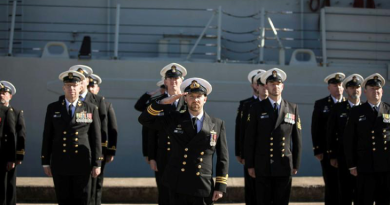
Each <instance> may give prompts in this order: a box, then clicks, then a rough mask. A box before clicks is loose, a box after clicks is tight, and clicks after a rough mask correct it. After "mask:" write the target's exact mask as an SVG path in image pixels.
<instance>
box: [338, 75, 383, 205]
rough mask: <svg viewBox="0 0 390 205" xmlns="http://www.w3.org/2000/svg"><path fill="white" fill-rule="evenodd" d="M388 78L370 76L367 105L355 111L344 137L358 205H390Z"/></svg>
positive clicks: (363, 85) (356, 108) (346, 155)
mask: <svg viewBox="0 0 390 205" xmlns="http://www.w3.org/2000/svg"><path fill="white" fill-rule="evenodd" d="M384 85H385V79H384V78H383V77H382V76H381V75H380V74H378V73H375V74H373V75H370V76H368V77H367V78H366V79H365V80H364V82H363V84H362V87H363V88H364V94H365V95H366V97H367V102H365V103H363V104H362V105H360V106H356V107H354V108H352V110H351V112H350V114H349V118H348V122H347V127H346V129H345V135H344V149H345V159H346V161H347V167H348V168H349V170H350V173H351V174H352V175H353V176H357V184H358V185H357V186H358V188H357V194H358V203H359V205H373V203H374V201H375V204H376V205H384V204H386V205H388V204H390V194H389V193H390V163H389V159H390V147H389V145H390V137H389V132H390V105H389V104H387V103H385V102H382V94H383V89H382V87H383V86H384Z"/></svg>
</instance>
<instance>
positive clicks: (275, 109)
mask: <svg viewBox="0 0 390 205" xmlns="http://www.w3.org/2000/svg"><path fill="white" fill-rule="evenodd" d="M274 114H275V117H276V118H278V115H279V112H278V104H277V103H274Z"/></svg>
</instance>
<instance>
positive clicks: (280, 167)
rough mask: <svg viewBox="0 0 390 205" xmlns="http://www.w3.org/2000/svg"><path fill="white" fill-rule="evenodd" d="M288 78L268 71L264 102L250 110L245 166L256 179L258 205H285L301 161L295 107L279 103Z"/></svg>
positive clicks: (275, 70)
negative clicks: (266, 97)
mask: <svg viewBox="0 0 390 205" xmlns="http://www.w3.org/2000/svg"><path fill="white" fill-rule="evenodd" d="M286 78H287V75H286V73H285V72H284V71H282V70H281V69H278V68H273V69H270V70H268V71H267V72H266V73H265V74H263V75H262V76H261V82H262V83H263V84H264V85H265V87H266V89H267V90H268V93H269V96H268V99H267V100H263V101H261V102H260V103H256V104H254V105H253V106H252V108H251V110H250V118H249V125H248V128H247V131H246V138H245V163H246V166H247V167H248V173H249V175H250V176H251V177H253V178H256V193H257V197H258V198H257V204H261V205H267V204H269V205H270V204H274V205H287V204H288V202H289V198H290V191H291V181H292V178H291V176H292V175H295V174H297V172H298V169H299V165H300V159H301V144H302V142H301V121H300V118H299V114H298V106H297V105H296V104H294V103H290V102H288V101H286V100H283V99H282V91H283V88H284V84H283V82H284V81H285V80H286Z"/></svg>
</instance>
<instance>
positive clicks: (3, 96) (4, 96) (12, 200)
mask: <svg viewBox="0 0 390 205" xmlns="http://www.w3.org/2000/svg"><path fill="white" fill-rule="evenodd" d="M0 84H2V85H3V86H2V87H1V88H0V101H1V104H3V105H4V106H6V107H10V108H12V109H13V111H14V113H15V117H16V127H15V130H16V163H15V168H14V169H11V170H9V171H8V173H7V200H6V203H5V204H7V205H12V204H13V205H15V204H16V165H20V164H22V161H23V158H24V154H25V140H26V127H25V123H24V116H23V110H19V109H16V108H15V107H13V106H11V105H10V101H11V99H12V97H13V96H14V95H15V94H16V88H15V86H14V85H13V84H12V83H10V82H8V81H0Z"/></svg>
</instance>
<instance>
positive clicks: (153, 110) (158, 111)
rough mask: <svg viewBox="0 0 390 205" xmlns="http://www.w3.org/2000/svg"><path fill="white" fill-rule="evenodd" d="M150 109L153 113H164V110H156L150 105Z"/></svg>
mask: <svg viewBox="0 0 390 205" xmlns="http://www.w3.org/2000/svg"><path fill="white" fill-rule="evenodd" d="M148 108H149V109H150V111H152V112H157V113H160V112H162V111H163V110H155V109H153V108H152V105H149V107H148Z"/></svg>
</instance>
